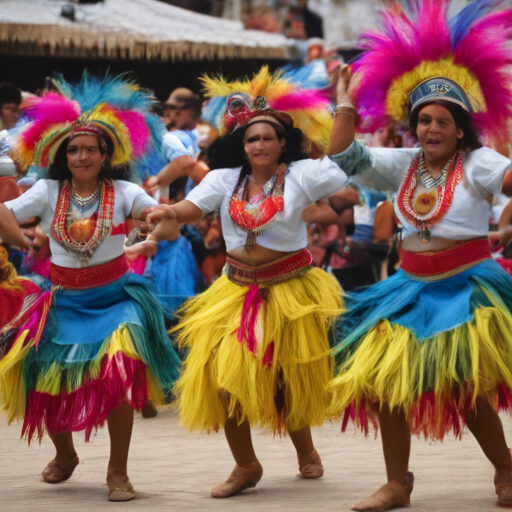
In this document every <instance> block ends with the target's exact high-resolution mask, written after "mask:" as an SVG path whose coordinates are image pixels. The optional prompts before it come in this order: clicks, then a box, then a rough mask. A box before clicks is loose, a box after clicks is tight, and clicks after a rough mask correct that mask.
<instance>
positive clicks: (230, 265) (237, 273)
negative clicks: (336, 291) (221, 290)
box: [223, 249, 313, 287]
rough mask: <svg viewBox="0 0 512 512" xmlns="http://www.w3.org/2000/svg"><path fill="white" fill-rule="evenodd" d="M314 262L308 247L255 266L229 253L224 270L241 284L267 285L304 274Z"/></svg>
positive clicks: (229, 277) (234, 280) (230, 278)
mask: <svg viewBox="0 0 512 512" xmlns="http://www.w3.org/2000/svg"><path fill="white" fill-rule="evenodd" d="M312 263H313V256H311V253H310V252H309V251H308V250H307V249H301V250H300V251H297V252H294V253H291V254H288V255H287V256H284V257H283V258H280V259H278V260H275V261H271V262H270V263H265V264H263V265H257V266H254V267H253V266H250V265H247V264H245V263H242V262H240V261H238V260H236V259H234V258H232V257H231V256H229V255H228V256H227V257H226V265H225V266H224V269H223V272H224V274H226V275H227V277H228V279H229V280H230V281H232V282H233V283H235V284H238V285H240V286H249V285H251V284H255V285H258V286H260V287H265V286H272V285H273V284H277V283H283V282H284V281H288V280H290V279H293V278H294V277H297V276H298V275H300V274H303V273H304V272H306V271H307V270H309V268H310V266H311V264H312Z"/></svg>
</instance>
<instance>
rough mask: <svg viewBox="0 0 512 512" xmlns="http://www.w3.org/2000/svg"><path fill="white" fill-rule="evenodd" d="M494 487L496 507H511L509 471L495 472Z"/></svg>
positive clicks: (511, 496)
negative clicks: (496, 498) (496, 497)
mask: <svg viewBox="0 0 512 512" xmlns="http://www.w3.org/2000/svg"><path fill="white" fill-rule="evenodd" d="M511 452H512V450H511ZM494 485H495V487H496V494H497V495H498V505H499V506H500V507H512V473H511V472H510V469H507V470H506V471H502V472H500V471H496V473H495V475H494Z"/></svg>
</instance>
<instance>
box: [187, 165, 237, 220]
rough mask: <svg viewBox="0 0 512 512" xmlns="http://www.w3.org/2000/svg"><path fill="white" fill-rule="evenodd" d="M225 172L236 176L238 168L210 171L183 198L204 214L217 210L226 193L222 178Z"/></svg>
mask: <svg viewBox="0 0 512 512" xmlns="http://www.w3.org/2000/svg"><path fill="white" fill-rule="evenodd" d="M226 172H229V173H235V174H236V175H237V176H238V175H239V174H240V168H235V169H217V170H215V171H210V172H209V173H208V174H207V175H206V176H205V177H204V178H203V180H202V181H201V183H199V185H198V186H197V187H195V188H194V189H192V190H191V191H190V192H189V194H188V195H187V197H186V198H185V199H186V200H187V201H190V202H191V203H193V204H195V205H196V206H197V207H198V208H199V209H200V210H201V211H202V212H203V213H205V214H206V213H210V212H213V211H215V210H218V209H219V208H220V205H221V204H222V201H223V200H224V198H225V197H226V194H227V190H226V182H225V179H224V177H225V173H226Z"/></svg>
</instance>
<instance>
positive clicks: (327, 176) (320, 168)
mask: <svg viewBox="0 0 512 512" xmlns="http://www.w3.org/2000/svg"><path fill="white" fill-rule="evenodd" d="M290 172H293V174H295V175H296V177H297V179H298V181H299V183H300V186H301V187H302V189H303V191H304V193H305V194H306V196H307V198H308V199H309V200H310V202H311V203H315V202H316V201H318V200H319V199H322V197H326V196H329V195H331V194H334V193H335V192H337V191H338V190H340V189H342V188H343V187H344V186H345V184H346V182H347V179H348V178H347V175H346V174H345V172H344V171H343V170H342V169H340V167H339V165H338V164H337V163H336V162H334V161H333V160H331V159H330V158H328V157H324V158H320V159H318V160H309V159H308V160H300V161H299V162H294V163H293V164H292V167H291V169H290ZM285 186H286V185H285Z"/></svg>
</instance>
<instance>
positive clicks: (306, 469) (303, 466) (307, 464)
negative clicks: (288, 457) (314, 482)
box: [297, 448, 324, 478]
mask: <svg viewBox="0 0 512 512" xmlns="http://www.w3.org/2000/svg"><path fill="white" fill-rule="evenodd" d="M297 459H298V461H299V471H300V474H301V475H302V476H303V477H305V478H320V477H321V476H323V474H324V467H323V466H322V459H321V458H320V455H318V452H317V451H316V448H313V451H312V452H311V453H310V454H309V455H306V456H305V457H301V456H300V455H299V454H297Z"/></svg>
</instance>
